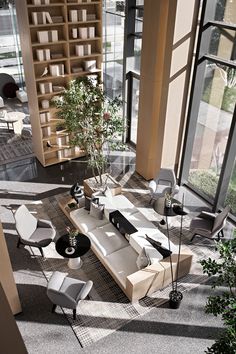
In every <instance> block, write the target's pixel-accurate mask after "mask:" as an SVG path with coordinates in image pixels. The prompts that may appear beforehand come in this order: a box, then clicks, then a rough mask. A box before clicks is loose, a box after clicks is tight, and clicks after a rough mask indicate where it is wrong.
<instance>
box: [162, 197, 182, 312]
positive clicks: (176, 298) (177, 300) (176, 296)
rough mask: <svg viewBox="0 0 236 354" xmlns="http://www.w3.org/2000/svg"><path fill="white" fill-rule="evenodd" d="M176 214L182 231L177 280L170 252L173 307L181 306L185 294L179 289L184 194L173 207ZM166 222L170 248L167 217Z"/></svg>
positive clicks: (170, 296) (170, 300) (171, 302)
mask: <svg viewBox="0 0 236 354" xmlns="http://www.w3.org/2000/svg"><path fill="white" fill-rule="evenodd" d="M173 210H174V211H175V213H176V215H180V217H181V219H180V231H179V249H178V257H177V268H176V280H175V281H174V279H173V264H172V257H171V254H170V267H171V279H172V281H171V284H172V291H171V292H170V293H169V306H170V308H172V309H177V308H179V306H180V304H181V301H182V299H183V294H182V293H181V291H179V290H178V276H179V261H180V251H181V244H182V230H183V216H185V215H187V212H186V211H185V210H184V195H183V197H182V204H178V205H177V206H176V207H175V206H174V207H173ZM166 224H167V237H168V243H169V250H170V235H169V227H168V220H167V217H166Z"/></svg>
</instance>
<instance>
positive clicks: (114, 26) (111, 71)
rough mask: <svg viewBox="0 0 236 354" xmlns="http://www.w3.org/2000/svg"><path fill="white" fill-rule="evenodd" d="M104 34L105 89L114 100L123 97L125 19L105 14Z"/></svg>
mask: <svg viewBox="0 0 236 354" xmlns="http://www.w3.org/2000/svg"><path fill="white" fill-rule="evenodd" d="M103 33H104V37H103V63H104V65H103V68H104V77H103V82H104V88H105V91H106V93H107V95H108V96H109V97H111V98H114V97H116V96H122V85H123V46H124V18H123V17H121V16H117V15H113V14H109V13H106V12H105V14H104V30H103Z"/></svg>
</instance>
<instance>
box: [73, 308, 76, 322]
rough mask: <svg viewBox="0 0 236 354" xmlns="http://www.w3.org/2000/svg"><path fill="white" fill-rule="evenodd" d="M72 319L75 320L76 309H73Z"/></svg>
mask: <svg viewBox="0 0 236 354" xmlns="http://www.w3.org/2000/svg"><path fill="white" fill-rule="evenodd" d="M73 320H76V309H74V310H73Z"/></svg>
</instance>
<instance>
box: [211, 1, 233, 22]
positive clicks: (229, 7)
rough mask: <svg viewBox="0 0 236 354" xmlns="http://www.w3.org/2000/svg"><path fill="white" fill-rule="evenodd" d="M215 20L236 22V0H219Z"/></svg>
mask: <svg viewBox="0 0 236 354" xmlns="http://www.w3.org/2000/svg"><path fill="white" fill-rule="evenodd" d="M213 19H214V20H216V21H223V22H228V23H236V2H235V0H217V1H216V9H215V14H214V18H213Z"/></svg>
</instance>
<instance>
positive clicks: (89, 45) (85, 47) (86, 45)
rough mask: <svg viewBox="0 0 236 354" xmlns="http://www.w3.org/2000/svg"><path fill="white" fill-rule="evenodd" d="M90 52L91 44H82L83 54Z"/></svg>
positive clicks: (89, 53)
mask: <svg viewBox="0 0 236 354" xmlns="http://www.w3.org/2000/svg"><path fill="white" fill-rule="evenodd" d="M91 54H92V46H91V44H84V55H91Z"/></svg>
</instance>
